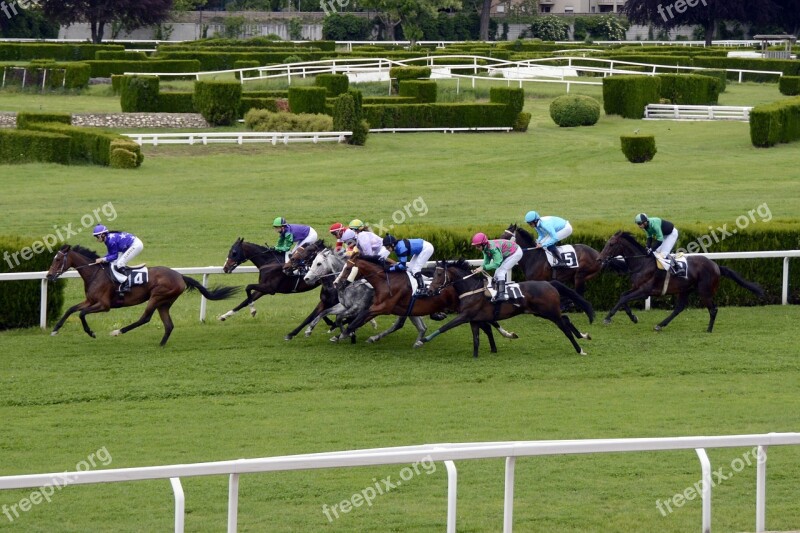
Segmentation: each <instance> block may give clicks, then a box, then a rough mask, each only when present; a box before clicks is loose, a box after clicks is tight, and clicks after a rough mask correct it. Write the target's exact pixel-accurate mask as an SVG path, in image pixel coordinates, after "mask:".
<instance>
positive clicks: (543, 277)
mask: <svg viewBox="0 0 800 533" xmlns="http://www.w3.org/2000/svg"><path fill="white" fill-rule="evenodd" d="M500 238H501V239H511V238H513V239H514V240H515V242H516V243H517V244H518V245H520V246H521V247H522V259H520V261H519V263H518V265H519V267H520V268H521V269H522V273H523V274H524V276H525V280H527V281H549V280H551V279H556V280H558V281H561V282H562V283H571V284H572V286H573V287H575V291H576V292H577V293H578V294H579V295H581V296H583V295H584V294H585V293H586V282H587V281H589V280H591V279H594V278H596V277H597V276H598V275H599V274H600V272H601V271H602V270H603V269H604V268H608V269H610V270H612V271H614V272H616V273H618V274H622V273H624V274H627V273H628V272H627V267H626V265H625V263H624V261H622V260H621V259H619V258H612V259H610V260H608V261H606V262H605V263H604V262H602V261H600V259H599V257H600V252H598V251H597V250H595V249H594V248H592V247H591V246H587V245H585V244H573V245H572V247H573V248H574V249H575V255H576V256H577V261H578V267H577V268H553V267H551V266H550V263H549V262H548V261H547V253H546V252H545V250H544V249H543V248H535V245H536V241H535V239H534V238H533V235H531V234H530V233H529V232H528V231H526V230H525V229H524V228H521V227H519V226H517V225H516V224H511V225H510V226H508V229H506V230H505V231H504V232H503V234H502V236H501V237H500ZM566 307H567V306H562V309H561V310H562V311H564V310H565V308H566ZM622 308H623V310H624V311H625V314H627V315H628V318H630V319H631V322H633V323H634V324H636V323H637V322H639V319H638V317H637V316H636V315H635V314H633V311H631V308H630V307H628V305H627V304H626V305H623V306H622Z"/></svg>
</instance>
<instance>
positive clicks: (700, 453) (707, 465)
mask: <svg viewBox="0 0 800 533" xmlns="http://www.w3.org/2000/svg"><path fill="white" fill-rule="evenodd" d="M695 452H697V457H699V458H700V467H701V470H702V480H703V481H702V486H703V489H702V491H701V493H700V498H701V499H702V501H703V533H711V461H709V460H708V454H707V453H706V450H705V449H704V448H696V449H695Z"/></svg>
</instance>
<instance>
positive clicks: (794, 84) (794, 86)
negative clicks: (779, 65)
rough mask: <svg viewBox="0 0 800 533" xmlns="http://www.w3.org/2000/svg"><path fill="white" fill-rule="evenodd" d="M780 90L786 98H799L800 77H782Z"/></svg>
mask: <svg viewBox="0 0 800 533" xmlns="http://www.w3.org/2000/svg"><path fill="white" fill-rule="evenodd" d="M778 89H779V90H780V91H781V94H785V95H786V96H797V95H798V94H800V76H781V79H780V81H779V82H778Z"/></svg>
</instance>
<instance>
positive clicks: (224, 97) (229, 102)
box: [192, 81, 324, 126]
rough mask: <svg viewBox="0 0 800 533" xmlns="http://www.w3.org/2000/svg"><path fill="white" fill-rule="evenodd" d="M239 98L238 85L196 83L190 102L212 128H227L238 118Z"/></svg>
mask: <svg viewBox="0 0 800 533" xmlns="http://www.w3.org/2000/svg"><path fill="white" fill-rule="evenodd" d="M323 91H324V89H323ZM241 98H242V85H241V84H240V83H235V82H223V81H197V82H195V84H194V95H193V97H192V102H193V104H194V108H195V109H197V111H198V112H199V113H200V114H202V115H203V118H205V119H206V120H207V121H208V123H209V124H211V125H212V126H228V125H230V124H233V123H234V122H236V120H237V119H238V118H239V106H240V104H241Z"/></svg>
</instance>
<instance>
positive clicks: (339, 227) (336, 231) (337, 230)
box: [328, 222, 346, 237]
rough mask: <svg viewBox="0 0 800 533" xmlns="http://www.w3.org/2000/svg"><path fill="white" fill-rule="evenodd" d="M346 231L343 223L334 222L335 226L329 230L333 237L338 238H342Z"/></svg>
mask: <svg viewBox="0 0 800 533" xmlns="http://www.w3.org/2000/svg"><path fill="white" fill-rule="evenodd" d="M345 229H346V228H345V227H344V224H342V223H341V222H334V223H333V224H331V229H329V230H328V231H329V232H330V233H332V234H333V235H335V236H336V237H341V236H342V232H344V230H345Z"/></svg>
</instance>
